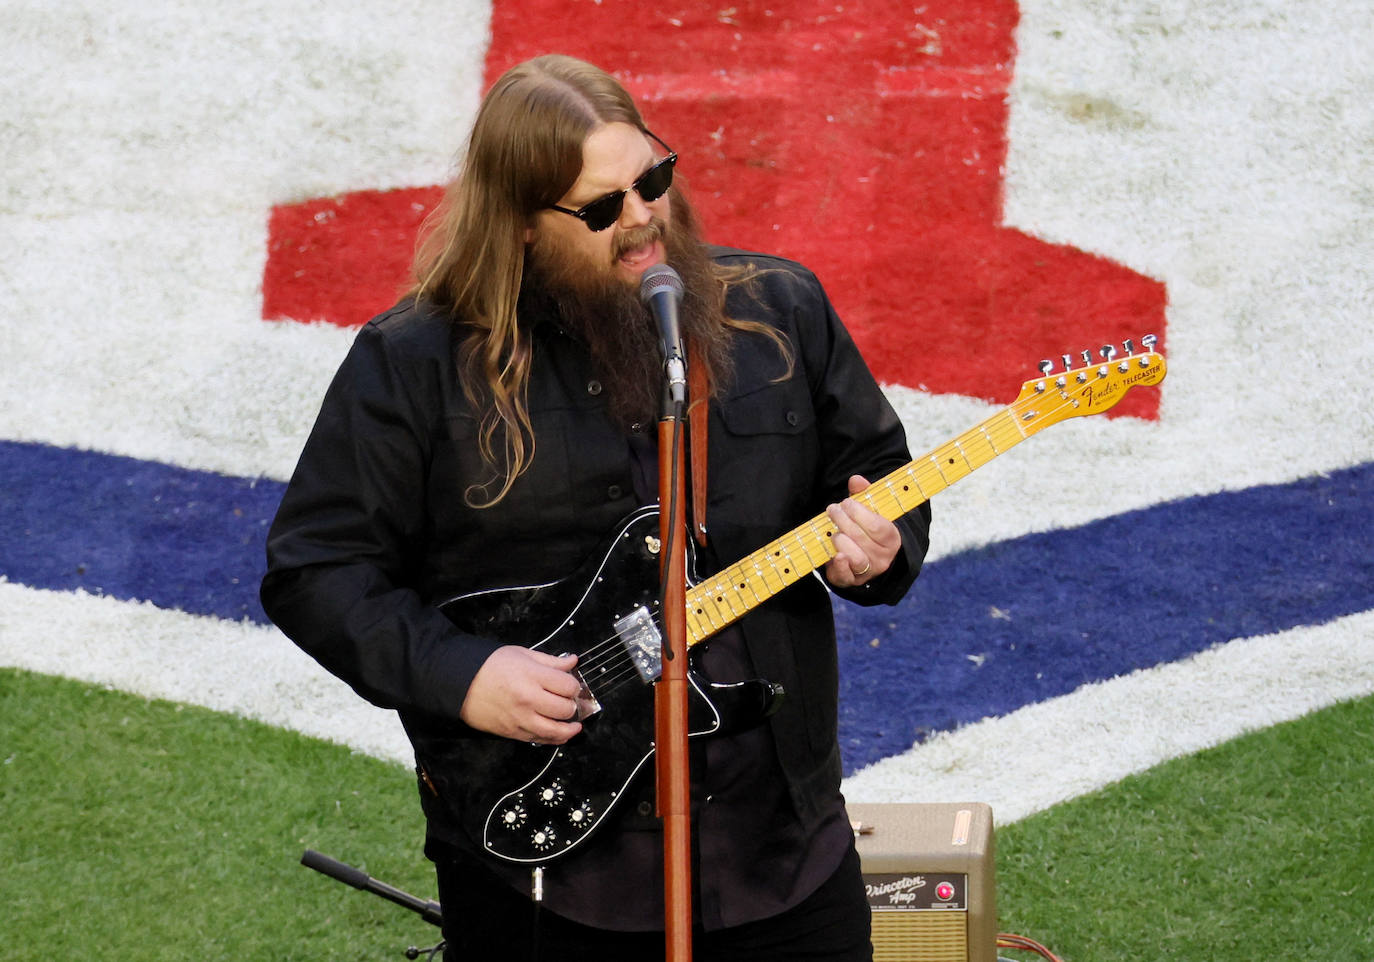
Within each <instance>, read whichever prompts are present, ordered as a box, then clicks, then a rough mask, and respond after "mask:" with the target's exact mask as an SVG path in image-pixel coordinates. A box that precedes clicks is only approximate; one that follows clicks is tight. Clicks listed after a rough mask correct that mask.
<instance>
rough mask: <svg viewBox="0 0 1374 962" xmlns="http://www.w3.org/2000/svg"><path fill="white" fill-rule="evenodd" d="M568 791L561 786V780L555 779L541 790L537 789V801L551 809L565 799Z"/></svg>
mask: <svg viewBox="0 0 1374 962" xmlns="http://www.w3.org/2000/svg"><path fill="white" fill-rule="evenodd" d="M567 794H568V790H567V788H566V787H565V786H564V784H563V779H561V778H555V779H554V780H553V781H551V782H549V783H548V784H547V785H545V786H544V787H543V788H541V789H539V801H540V802H542V803H543V804H544V805H547V806H549V807H550V808H552V807H553V806H555V805H560V804H562V802H563V799H564V798H566V797H567Z"/></svg>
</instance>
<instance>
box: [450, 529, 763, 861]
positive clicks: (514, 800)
mask: <svg viewBox="0 0 1374 962" xmlns="http://www.w3.org/2000/svg"><path fill="white" fill-rule="evenodd" d="M658 533H659V516H658V510H657V509H656V508H651V507H650V508H641V509H639V510H638V511H636V512H635V513H633V514H631V515H630V516H629V517H627V518H626V519H625V520H624V521H622V522H621V523H620V524H619V525H618V526H617V528H616V530H615V532H614V533H613V535H612V537H611V539H610V541H609V542H608V544H607V545H606V546H605V547H604V549H603V550H601V551H599V552H597V553H595V554H594V555H593V556H592V557H591V558H589V559H588V560H587V562H585V563H584V564H583V565H582V566H581V567H580V568H579V569H578V570H577V571H576V572H574V573H573V574H572V575H569V576H568V577H566V578H564V579H562V580H560V581H556V582H553V583H551V584H547V585H537V586H533V587H520V588H505V589H497V590H492V591H483V592H477V593H474V594H469V595H462V596H459V597H457V598H454V599H452V600H450V601H448V602H445V603H444V604H443V605H441V606H440V608H441V610H442V611H443V612H444V614H445V615H447V616H448V617H449V619H450V620H451V621H453V623H454V624H455V625H457V626H458V627H460V628H462V629H463V630H464V631H467V632H470V633H472V634H477V635H482V636H484V637H488V638H495V639H498V640H500V641H502V642H505V643H510V644H520V645H524V646H525V647H527V648H535V649H539V650H541V651H545V652H548V653H550V654H555V655H557V654H563V653H572V654H576V655H577V656H578V673H579V674H580V675H581V677H582V680H583V682H584V684H585V686H586V688H587V689H588V691H589V692H590V694H591V695H592V696H593V697H594V698H595V700H596V702H597V704H599V706H600V708H599V710H597V711H595V712H594V713H593V714H591V715H589V716H588V717H586V718H585V719H584V720H583V730H582V732H581V733H580V734H579V735H578V736H577V737H575V738H574V739H573V740H572V741H570V742H568V743H567V744H565V745H561V746H557V747H553V746H540V745H531V744H527V743H524V742H518V741H514V740H512V739H508V738H497V737H495V736H487V737H474V738H464V739H460V740H459V744H457V745H456V747H454V748H453V749H452V751H453V752H455V753H457V756H458V757H455V758H446V759H445V765H444V768H445V769H447V770H448V771H460V772H461V776H460V779H448V778H446V779H444V780H443V784H441V785H440V787H439V791H440V795H441V797H444V796H447V795H449V794H451V793H455V792H456V793H457V794H458V796H459V799H458V805H457V806H456V814H458V815H459V817H460V818H461V819H462V820H463V821H464V823H465V825H466V826H467V828H468V830H469V832H470V833H471V834H472V835H473V837H474V838H480V839H481V840H482V846H483V848H484V849H485V850H486V851H487V852H489V853H490V854H492V855H495V856H496V857H498V858H502V859H506V860H507V861H512V862H528V863H539V862H545V861H548V860H550V859H553V858H556V857H558V856H559V855H562V854H564V853H566V852H569V851H571V850H572V849H574V848H576V847H577V845H578V844H579V843H581V842H582V841H584V840H585V839H587V838H588V837H590V836H591V835H592V834H593V833H594V832H595V830H596V829H597V827H599V826H600V825H601V824H602V822H603V821H604V820H605V819H606V818H607V816H608V815H609V814H610V813H611V811H612V810H613V809H614V808H615V806H616V804H617V802H619V800H620V798H621V797H622V796H623V794H624V790H625V788H626V786H627V785H628V784H629V783H630V781H631V779H633V778H634V776H635V775H636V774H637V773H638V772H639V771H640V770H641V769H643V768H644V767H645V762H647V761H648V760H649V758H650V757H651V756H652V755H653V752H654V686H653V684H652V683H651V681H650V680H646V678H645V677H643V675H642V673H641V671H640V670H639V669H638V668H637V667H636V665H635V663H634V661H633V659H632V658H631V654H630V651H629V650H627V645H626V643H625V642H624V640H623V638H622V634H620V633H618V632H617V629H616V623H617V622H618V621H619V620H620V619H622V618H624V617H625V616H627V615H629V614H631V612H633V611H634V610H635V609H636V608H640V607H642V608H644V609H646V610H647V611H648V612H649V613H650V614H651V615H652V616H653V620H654V622H655V623H657V622H658V621H659V619H658V617H657V615H658V610H659V604H660V602H659V597H658V591H659V573H658V572H659V554H658ZM631 647H633V646H631ZM695 655H696V652H695V650H690V651H689V652H688V658H689V672H688V679H689V682H690V686H689V687H690V691H691V696H690V707H689V713H688V728H689V734H690V735H691V736H693V737H696V736H701V735H710V734H716V733H719V732H723V731H729V730H738V729H740V728H743V727H747V726H749V725H752V724H757V723H758V721H760V720H761V719H763V718H764V717H766V716H767V715H768V714H770V713H771V712H772V711H773V710H775V709H776V707H777V705H778V703H779V701H780V699H781V695H782V690H781V688H779V687H778V686H776V685H773V684H772V683H770V682H767V681H763V680H757V679H756V680H750V681H741V682H737V683H734V684H716V683H714V682H711V681H710V680H709V679H707V678H706V677H705V676H704V674H703V673H702V672H701V671H700V670H699V668H698V666H697V664H696V662H697V659H696V657H695ZM457 781H461V784H454V782H457Z"/></svg>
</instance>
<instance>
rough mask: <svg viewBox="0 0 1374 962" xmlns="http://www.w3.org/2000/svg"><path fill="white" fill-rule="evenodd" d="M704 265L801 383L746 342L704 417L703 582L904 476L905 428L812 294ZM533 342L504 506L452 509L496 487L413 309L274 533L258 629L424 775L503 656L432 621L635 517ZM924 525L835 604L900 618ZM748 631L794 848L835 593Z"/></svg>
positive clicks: (833, 779) (563, 362) (591, 398)
mask: <svg viewBox="0 0 1374 962" xmlns="http://www.w3.org/2000/svg"><path fill="white" fill-rule="evenodd" d="M715 253H716V257H717V259H718V260H721V261H723V262H727V263H740V262H744V261H748V262H751V263H753V264H754V265H755V266H756V267H758V268H760V269H761V273H760V275H759V277H758V279H757V281H756V282H755V286H754V290H753V291H752V292H745V291H739V292H736V293H734V294H733V295H732V299H731V301H730V303H729V305H728V310H729V313H730V314H731V315H732V316H734V317H737V318H747V319H750V320H755V321H762V322H765V323H768V324H771V325H773V326H775V327H776V328H777V329H779V330H780V331H782V332H783V334H784V335H785V336H786V338H787V340H788V342H789V343H790V344H791V346H792V349H793V351H794V354H795V365H794V370H793V373H792V375H791V376H790V377H787V378H786V379H784V380H781V381H778V378H779V377H780V376H781V375H782V374H783V373H784V371H785V365H784V361H783V359H782V358H780V357H779V355H778V352H777V349H776V347H775V346H774V345H773V344H772V343H771V342H770V341H769V340H768V339H766V338H763V337H761V336H758V335H741V336H738V337H737V338H736V342H737V348H736V351H735V364H734V373H733V377H732V379H731V381H730V382H729V383H728V385H726V387H725V390H724V392H723V395H722V397H721V398H720V399H719V403H713V404H712V409H711V415H710V416H711V422H710V430H709V448H710V450H709V470H710V474H709V484H708V491H709V505H708V511H707V521H708V525H709V543H708V546H707V549H706V550H705V552H704V554H703V557H702V558H701V559H700V562H699V563H701V564H704V566H705V567H706V568H707V569H709V570H715V569H717V568H720V567H723V566H725V565H727V564H729V563H732V562H734V561H736V560H739V559H740V558H741V557H743V556H745V555H747V554H748V553H749V552H751V551H753V550H754V549H756V548H758V547H760V546H761V545H763V544H766V543H767V542H768V541H770V540H771V539H773V538H775V537H777V536H778V535H780V534H782V533H784V532H786V531H788V530H790V529H791V528H793V527H795V526H797V525H798V524H800V523H802V522H803V521H805V520H806V519H808V518H810V517H812V516H814V515H815V514H817V513H818V512H819V511H821V510H822V509H823V508H824V506H825V505H826V504H828V503H831V502H834V501H838V500H840V499H842V498H843V497H845V496H846V493H847V490H846V482H847V479H848V478H849V477H850V476H851V475H853V474H862V475H864V476H865V477H867V478H868V479H869V480H875V479H877V478H878V477H880V476H882V475H885V474H887V473H889V472H891V471H893V470H895V469H897V468H898V467H900V466H902V465H904V464H906V463H907V462H908V461H909V460H910V455H909V453H908V451H907V446H906V441H905V437H904V433H903V430H902V426H901V423H900V421H899V420H898V418H897V416H896V414H895V413H894V412H893V410H892V409H891V407H890V406H889V404H888V403H887V401H886V399H885V397H884V396H883V394H882V392H881V391H880V389H879V388H878V385H877V384H876V383H875V382H874V380H873V378H872V376H871V374H870V373H869V371H868V368H867V366H866V365H865V364H864V362H863V360H862V359H861V357H860V356H859V354H858V351H857V350H856V348H855V346H854V344H853V342H852V340H851V339H850V337H849V334H848V333H847V332H846V331H845V329H844V327H843V325H842V324H841V323H840V321H839V319H838V318H837V317H836V315H835V313H834V311H833V309H832V307H831V305H830V302H829V300H828V299H827V297H826V296H825V293H824V291H823V290H822V288H821V286H820V284H819V282H818V281H817V280H816V278H815V277H814V276H813V275H812V274H811V273H810V272H808V271H806V270H805V269H804V268H802V267H800V266H799V265H796V264H793V263H791V262H788V261H784V260H781V259H777V258H772V257H766V256H761V255H745V254H742V253H739V252H733V251H716V252H715ZM523 320H525V321H527V322H528V321H529V319H523ZM530 330H531V336H532V339H533V346H534V359H533V364H532V374H531V380H530V384H529V412H530V417H531V419H532V421H533V425H534V433H535V438H536V448H535V455H534V458H533V462H532V464H531V466H530V468H529V470H528V471H527V472H526V473H525V474H523V475H522V476H521V477H520V478H519V479H518V480H517V481H516V483H515V484H514V486H513V487H512V489H511V491H510V493H509V494H508V495H507V497H506V498H505V499H504V500H502V501H501V502H500V503H498V504H497V505H496V506H494V507H491V508H486V509H473V508H470V507H468V506H467V504H466V503H465V501H464V497H463V494H464V491H465V490H466V489H467V488H468V486H469V485H472V484H481V483H483V482H486V481H490V480H491V477H490V472H489V470H488V469H487V468H486V467H485V466H484V465H483V463H482V461H481V459H480V458H479V457H478V455H477V453H476V450H475V445H476V434H477V418H476V416H475V415H474V413H473V411H472V410H471V408H470V406H469V404H468V402H467V400H466V398H465V396H464V393H463V390H462V387H461V385H460V383H459V381H458V376H457V374H456V373H455V364H454V356H455V346H456V343H457V334H456V327H455V324H454V322H453V321H452V319H451V318H449V317H448V316H445V315H443V314H441V313H439V312H435V311H432V310H429V311H427V310H424V309H417V308H416V306H415V305H414V304H412V303H411V302H409V301H406V302H403V303H402V304H400V305H398V306H397V307H396V308H393V309H392V310H391V311H390V312H388V313H386V314H383V315H381V316H380V317H378V318H376V319H374V320H373V321H372V322H370V323H369V324H367V325H366V326H365V327H364V328H362V330H361V331H360V332H359V334H358V337H357V339H356V342H355V343H354V345H353V347H352V349H351V350H350V352H349V354H348V356H347V358H346V359H345V361H344V362H343V364H342V366H341V367H340V369H339V372H338V374H337V375H336V377H335V379H334V381H333V383H332V385H331V386H330V388H329V391H328V393H327V394H326V396H325V399H324V402H323V405H322V407H321V410H320V413H319V417H318V420H317V422H316V424H315V427H314V429H313V431H312V433H311V435H310V438H309V441H308V442H307V444H306V447H305V449H304V452H303V453H302V455H301V459H300V462H299V464H298V466H297V468H296V471H295V473H294V475H293V477H292V479H291V482H290V485H289V486H288V488H287V491H286V494H285V497H284V499H283V501H282V504H281V508H280V510H279V512H278V515H277V517H276V520H275V522H274V524H273V525H272V529H271V532H270V534H269V537H268V545H267V553H268V573H267V575H266V577H265V579H264V581H263V586H262V601H263V605H264V608H265V609H266V611H267V612H268V614H269V615H270V616H271V618H272V619H273V621H275V622H276V623H277V624H278V625H279V626H280V627H281V628H282V630H283V631H284V632H285V633H286V634H287V635H288V636H289V637H290V638H291V639H292V640H294V641H295V642H296V643H297V644H299V645H300V646H301V647H302V648H303V649H304V650H305V651H307V652H309V653H310V654H311V655H312V656H313V657H315V658H316V659H317V660H318V661H319V662H320V663H321V664H322V665H323V666H324V667H325V668H327V669H328V670H329V671H331V672H332V673H334V674H335V675H337V676H339V677H340V678H342V679H343V680H344V681H346V682H347V683H348V684H350V685H351V686H352V687H353V688H354V689H355V690H356V691H357V692H358V693H359V694H360V695H362V696H363V697H364V698H366V699H368V700H369V701H371V702H373V703H375V704H377V705H380V706H382V707H386V708H394V709H396V710H397V711H398V712H399V713H400V714H401V717H402V720H403V722H404V724H405V726H406V729H407V731H408V733H409V734H410V736H411V739H412V741H413V742H414V743H415V747H416V750H417V756H419V760H420V761H421V762H424V760H425V758H426V757H427V756H432V755H434V754H436V752H435V749H436V746H441V745H442V744H443V742H444V741H445V740H447V739H452V738H461V737H464V735H465V732H464V729H463V726H462V725H461V723H460V722H459V721H458V711H459V707H460V706H461V705H462V702H463V699H464V696H465V694H466V691H467V687H468V685H469V683H470V682H471V680H472V678H473V676H474V674H475V673H476V672H477V670H478V668H479V667H480V666H481V665H482V662H483V661H484V660H485V658H486V657H487V656H488V655H489V654H490V653H491V652H492V651H493V650H494V649H495V648H496V647H498V646H499V645H500V644H502V641H501V639H497V638H482V637H476V636H474V635H467V634H463V633H461V632H459V631H458V630H457V629H456V628H454V626H453V625H452V624H451V623H450V622H449V621H448V619H447V618H445V617H444V615H443V614H442V613H440V612H439V611H438V610H437V609H436V607H435V605H436V603H438V602H441V601H443V600H444V599H446V598H449V597H452V596H454V595H457V594H461V593H466V592H472V591H476V590H480V589H486V588H492V587H499V586H511V585H530V584H538V583H542V582H546V581H552V580H555V579H558V578H561V577H563V576H564V575H566V574H568V573H569V572H571V571H572V570H573V569H575V568H576V567H577V566H578V565H579V563H580V562H581V561H582V560H583V559H584V558H586V557H587V556H588V555H589V554H591V553H592V552H593V551H594V550H595V549H597V548H598V546H599V545H600V544H601V542H602V541H603V539H605V537H606V536H607V534H608V533H609V532H610V531H611V529H612V527H613V525H615V523H616V522H617V521H619V520H620V519H621V518H623V517H624V516H625V515H627V514H629V513H630V512H631V511H632V510H633V509H634V508H635V507H637V504H636V500H635V497H634V488H635V486H634V480H633V474H632V472H633V467H634V466H633V463H632V461H633V459H632V456H631V451H630V446H629V445H628V444H627V441H626V437H625V434H624V432H623V430H622V429H620V428H618V427H617V426H616V425H615V423H614V422H613V421H612V420H611V419H610V418H608V417H607V416H606V413H605V400H604V398H602V397H601V392H600V387H599V384H598V383H597V380H596V376H595V374H594V373H593V372H592V371H591V369H590V365H589V362H588V359H587V357H586V354H585V352H584V351H583V350H582V348H581V347H580V345H579V344H578V343H577V342H576V341H575V340H573V339H572V338H570V337H568V336H567V335H566V334H564V333H563V332H562V331H561V330H560V328H559V327H558V325H557V323H556V318H543V319H539V320H538V321H537V322H535V323H533V324H531V326H530ZM650 430H652V426H651V428H650ZM928 525H929V508H928V506H922V507H921V508H920V509H919V510H918V511H915V512H913V513H911V514H909V515H907V516H906V517H905V518H903V519H901V520H900V521H899V523H898V526H899V529H900V531H901V533H902V540H903V550H902V552H901V553H899V555H898V557H897V559H896V560H895V562H894V564H893V567H892V568H891V569H890V570H889V571H888V572H887V573H886V574H885V575H884V576H883V577H881V578H879V579H877V580H875V581H874V582H871V583H869V584H868V585H865V586H863V587H862V588H859V589H855V590H851V591H844V592H841V594H842V595H843V596H844V597H846V598H848V599H850V600H852V601H856V602H858V603H861V604H878V603H888V604H891V603H895V602H896V601H897V600H898V599H900V598H901V596H902V595H903V594H904V593H905V591H906V590H907V588H908V587H909V585H910V584H911V582H912V580H913V579H914V578H915V577H916V575H917V573H918V571H919V569H920V565H921V560H922V558H923V557H924V554H925V551H926V548H927V545H928V534H927V531H928ZM740 630H741V632H742V635H743V638H744V642H745V647H746V649H747V652H748V657H749V659H751V660H752V663H753V666H754V668H755V669H756V670H757V672H758V674H760V675H762V676H763V677H765V678H768V679H770V680H772V681H775V682H778V683H780V684H781V685H782V686H783V687H784V688H785V689H786V692H787V697H786V699H785V702H784V704H783V707H782V708H781V710H780V711H779V712H778V713H777V714H776V715H774V716H773V717H772V719H771V720H770V722H769V724H770V726H771V730H772V735H773V743H774V744H775V745H776V750H777V754H778V762H779V763H780V766H781V770H782V772H783V773H784V775H785V779H786V782H787V792H788V794H789V796H790V798H791V800H792V803H793V806H794V808H795V811H796V814H797V816H798V819H799V821H800V823H801V826H802V829H803V834H805V832H806V830H807V828H808V827H809V826H812V825H814V824H815V823H816V821H817V820H818V819H819V818H820V817H821V815H822V813H823V811H824V810H826V808H827V807H828V806H832V805H833V800H834V799H836V798H838V794H839V781H840V774H841V766H840V756H839V747H838V741H837V735H836V715H837V705H836V701H837V690H838V675H837V657H836V648H835V638H834V626H833V620H832V617H831V612H830V600H829V598H828V596H827V592H826V589H825V586H824V585H823V584H822V583H821V581H820V580H819V579H817V578H811V577H808V578H803V579H802V580H801V581H800V582H798V583H797V584H795V585H793V586H792V587H790V588H787V589H785V590H783V591H782V592H781V593H780V594H779V595H778V596H777V597H775V598H774V599H773V600H771V601H769V602H767V603H766V604H764V605H762V606H761V607H760V608H759V609H757V610H756V611H754V612H753V613H751V614H750V615H747V616H746V617H745V618H744V619H743V620H742V622H741V623H740ZM439 754H441V752H440V753H439ZM440 774H443V775H445V776H446V777H461V773H440ZM422 795H424V793H423V792H422ZM426 812H427V815H428V818H429V824H430V833H431V837H432V838H434V837H438V838H440V839H443V840H445V841H446V842H449V843H451V844H454V845H457V846H459V847H468V843H469V841H470V840H466V839H463V838H462V837H461V833H459V832H457V831H456V830H455V826H454V824H453V823H452V820H451V819H449V818H448V816H447V815H446V814H445V813H444V811H443V810H442V808H441V807H439V806H435V805H433V804H427V805H426Z"/></svg>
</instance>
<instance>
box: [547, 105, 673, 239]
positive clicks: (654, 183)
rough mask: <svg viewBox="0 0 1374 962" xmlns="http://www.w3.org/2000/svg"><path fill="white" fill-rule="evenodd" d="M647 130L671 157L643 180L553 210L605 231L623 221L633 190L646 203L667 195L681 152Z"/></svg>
mask: <svg viewBox="0 0 1374 962" xmlns="http://www.w3.org/2000/svg"><path fill="white" fill-rule="evenodd" d="M644 132H645V133H646V134H648V135H649V136H650V137H653V138H654V140H656V141H658V145H659V146H660V147H662V148H663V149H664V150H666V151H668V156H667V157H664V158H663V159H662V160H660V161H659V162H658V163H656V164H654V165H653V166H652V167H650V168H649V169H648V170H646V171H645V172H644V173H642V174H640V175H639V179H637V180H636V181H635V182H634V183H633V184H631V185H630V186H629V187H626V188H625V189H624V190H616V191H612V192H611V193H609V194H607V195H606V196H604V197H598V198H597V199H596V200H594V201H592V202H591V203H590V204H587V205H586V206H584V207H580V208H578V209H577V210H570V209H569V208H567V207H559V206H558V205H557V204H550V205H549V207H550V209H552V210H557V211H562V212H563V213H565V214H572V215H573V216H574V217H576V218H577V219H578V220H580V221H582V223H584V224H586V225H587V226H588V227H589V228H591V229H592V230H593V231H603V230H605V229H606V228H607V227H610V226H611V225H612V224H614V223H615V222H616V221H618V220H620V212H621V211H622V210H624V209H625V195H626V194H628V193H629V192H630V191H634V192H635V193H636V194H638V195H639V196H640V198H642V199H643V201H644V203H646V204H652V203H653V202H654V201H656V200H658V199H659V198H660V197H662V196H663V195H664V194H666V193H667V192H668V188H669V187H671V186H673V168H674V167H675V166H677V154H675V153H673V148H671V147H669V146H668V145H667V144H665V143H664V142H663V141H661V140H659V139H658V137H657V136H655V135H654V134H653V132H652V131H648V130H646V131H644Z"/></svg>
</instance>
